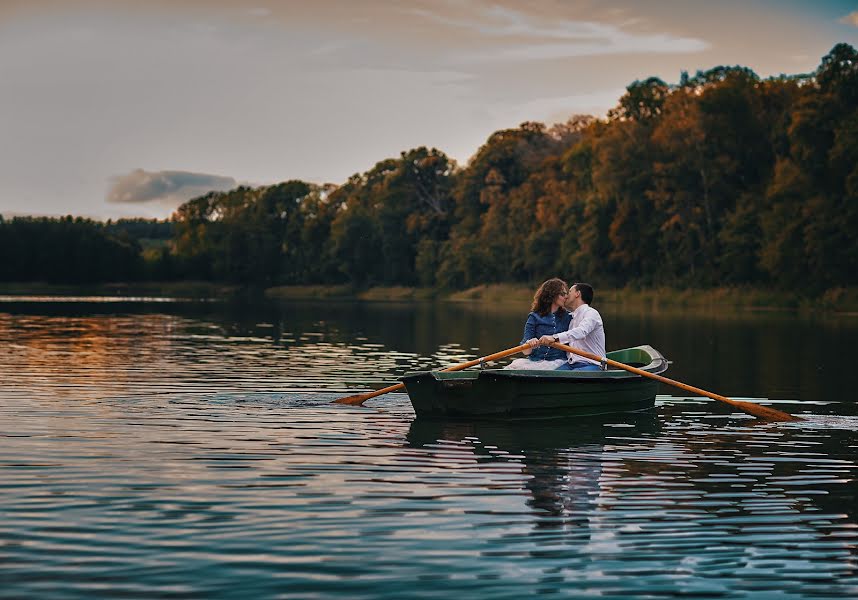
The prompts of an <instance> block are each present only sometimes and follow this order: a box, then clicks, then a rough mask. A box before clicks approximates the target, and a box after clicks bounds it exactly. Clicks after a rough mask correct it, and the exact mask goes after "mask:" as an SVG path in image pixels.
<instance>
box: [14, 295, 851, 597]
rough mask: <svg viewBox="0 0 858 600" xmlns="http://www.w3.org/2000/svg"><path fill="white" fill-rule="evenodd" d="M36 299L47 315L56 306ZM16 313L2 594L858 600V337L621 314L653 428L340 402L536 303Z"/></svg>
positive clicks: (774, 319)
mask: <svg viewBox="0 0 858 600" xmlns="http://www.w3.org/2000/svg"><path fill="white" fill-rule="evenodd" d="M37 300H38V301H37ZM78 300H79V301H76V302H46V301H41V300H40V299H31V301H27V302H21V301H15V302H13V301H10V299H8V298H7V299H5V301H3V300H2V299H0V381H2V388H0V597H2V598H85V597H86V598H92V597H99V598H101V597H103V598H153V597H158V598H227V597H230V598H233V597H234V598H267V597H283V598H329V597H342V598H379V597H387V598H411V597H414V598H450V597H454V596H455V597H487V598H522V597H537V596H540V597H541V596H555V597H582V598H584V597H599V598H627V597H653V598H656V597H658V598H663V597H671V596H694V597H699V598H748V597H751V598H768V597H772V598H775V597H777V598H820V597H856V596H858V484H856V482H855V478H856V474H858V433H856V429H858V404H856V397H855V386H854V377H853V374H852V372H853V371H854V366H853V363H854V361H853V360H852V359H851V349H852V348H854V347H855V345H856V343H858V319H856V318H854V317H852V318H849V317H830V318H825V319H821V320H808V319H805V318H802V317H800V316H798V315H795V314H790V313H778V314H748V313H744V314H733V313H730V312H725V313H718V314H678V313H668V312H664V313H659V312H650V313H645V314H623V313H620V312H618V311H616V310H611V309H610V308H603V309H602V312H603V316H604V317H605V321H606V329H607V336H608V346H609V348H621V347H625V346H632V345H637V344H641V343H650V344H652V345H653V346H655V347H656V348H658V349H659V350H661V351H662V352H663V353H664V354H665V355H666V356H667V357H668V358H669V359H671V360H673V364H672V365H671V368H670V370H669V371H668V373H667V374H668V375H669V376H671V377H674V378H676V379H679V380H682V381H686V382H688V383H691V384H694V385H697V386H699V387H702V388H705V389H710V390H712V391H715V392H718V393H721V394H725V395H730V396H733V397H742V398H750V399H754V400H755V401H758V402H761V403H765V404H768V405H771V406H774V407H776V408H778V409H781V410H787V411H790V412H793V413H796V414H801V415H803V416H804V417H805V418H806V419H807V420H806V421H804V422H800V423H789V424H783V423H781V424H763V423H758V422H755V421H754V420H753V419H752V418H750V417H747V416H746V415H743V414H737V413H733V412H732V411H731V410H729V409H728V407H725V406H723V405H720V404H719V403H717V402H714V401H710V400H708V399H705V398H690V397H688V396H682V395H681V394H682V392H680V391H679V390H673V389H667V388H663V389H662V390H661V392H662V394H663V395H661V396H659V398H658V402H657V406H656V409H655V410H654V411H650V412H648V413H641V414H638V415H618V416H613V417H610V418H602V419H585V420H578V421H563V422H549V423H538V424H529V425H522V424H502V423H496V424H492V423H480V422H467V421H465V422H461V421H459V422H439V421H422V420H415V419H414V413H413V411H412V409H411V405H410V403H409V401H408V397H407V396H405V395H403V394H390V395H387V396H382V397H380V398H377V399H374V400H370V401H369V402H367V405H366V407H365V408H356V407H347V406H342V405H332V404H331V403H330V402H331V400H333V399H335V398H338V397H340V396H342V395H345V394H348V393H349V392H352V393H353V391H354V390H358V389H368V388H370V387H380V386H382V385H384V384H389V383H392V382H395V381H396V377H397V376H399V375H401V374H402V373H404V372H406V371H408V370H417V369H426V368H437V367H442V366H446V365H449V364H454V363H457V362H462V361H464V360H468V359H471V358H474V357H476V356H480V355H485V354H489V353H492V352H496V351H498V350H502V349H505V348H508V347H510V346H513V345H516V344H517V343H518V340H519V337H520V330H521V326H522V323H523V319H524V312H525V309H526V307H514V308H511V309H510V308H498V307H492V306H486V305H473V306H471V305H444V304H439V305H433V304H421V305H407V304H401V305H400V304H369V303H363V304H356V303H326V304H319V305H313V304H306V303H305V304H301V303H295V304H281V305H267V306H252V307H251V306H231V305H224V304H214V303H211V304H182V303H168V302H141V303H131V302H123V303H110V302H86V301H83V300H85V299H78Z"/></svg>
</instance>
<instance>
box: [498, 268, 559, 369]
mask: <svg viewBox="0 0 858 600" xmlns="http://www.w3.org/2000/svg"><path fill="white" fill-rule="evenodd" d="M568 295H569V286H567V285H566V282H565V281H563V280H562V279H557V278H554V279H549V280H548V281H546V282H545V283H543V284H542V285H541V286H539V289H538V290H536V293H535V294H534V295H533V304H532V305H531V306H530V314H529V315H527V322H525V324H524V336H523V337H522V339H521V343H522V344H525V343H526V344H528V345H529V346H530V350H525V351H524V352H523V354H525V355H526V356H527V358H517V359H515V360H514V361H512V362H511V363H509V364H508V365H507V366H505V367H504V368H505V369H543V370H546V371H548V370H551V369H556V368H557V367H559V366H561V365H563V364H564V363H565V362H566V353H565V352H563V351H562V350H557V349H556V348H551V347H550V346H540V345H539V338H540V337H542V336H543V335H556V334H558V333H560V332H562V331H566V330H567V329H568V328H569V321H570V320H571V318H572V316H571V315H570V314H569V312H568V311H567V310H566V309H565V308H563V304H564V303H565V302H566V297H567V296H568Z"/></svg>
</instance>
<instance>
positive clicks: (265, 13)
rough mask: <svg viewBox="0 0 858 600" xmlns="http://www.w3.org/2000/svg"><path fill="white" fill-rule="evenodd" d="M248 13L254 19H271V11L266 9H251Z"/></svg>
mask: <svg viewBox="0 0 858 600" xmlns="http://www.w3.org/2000/svg"><path fill="white" fill-rule="evenodd" d="M247 13H248V14H249V15H250V16H252V17H270V16H271V9H270V8H265V7H262V6H260V7H258V8H251V9H250V10H248V11H247Z"/></svg>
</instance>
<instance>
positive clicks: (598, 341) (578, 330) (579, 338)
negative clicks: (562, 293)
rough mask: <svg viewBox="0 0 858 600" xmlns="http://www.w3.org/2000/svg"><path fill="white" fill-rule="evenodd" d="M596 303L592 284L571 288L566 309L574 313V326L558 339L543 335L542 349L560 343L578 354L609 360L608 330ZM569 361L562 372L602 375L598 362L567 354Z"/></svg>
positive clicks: (557, 337) (560, 369)
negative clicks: (594, 372)
mask: <svg viewBox="0 0 858 600" xmlns="http://www.w3.org/2000/svg"><path fill="white" fill-rule="evenodd" d="M592 301H593V286H591V285H590V284H588V283H576V284H574V285H573V286H572V287H570V288H569V296H568V297H567V298H566V308H567V309H568V310H570V311H572V322H571V323H569V329H568V330H567V331H564V332H562V333H558V334H557V335H553V336H552V335H543V336H542V337H541V338H539V343H540V345H543V346H547V345H548V344H550V343H551V342H560V343H561V344H566V345H568V346H572V347H573V348H576V349H578V350H583V351H585V352H589V353H590V354H595V355H596V356H605V327H604V325H603V324H602V315H600V314H599V311H598V310H596V309H595V308H593V307H592V306H590V303H591V302H592ZM566 356H567V360H566V362H565V363H563V364H562V365H560V366H559V367H558V368H557V370H558V371H599V370H601V366H600V365H599V363H598V362H596V361H593V360H590V359H589V358H584V357H583V356H578V355H577V354H573V353H571V352H567V353H566Z"/></svg>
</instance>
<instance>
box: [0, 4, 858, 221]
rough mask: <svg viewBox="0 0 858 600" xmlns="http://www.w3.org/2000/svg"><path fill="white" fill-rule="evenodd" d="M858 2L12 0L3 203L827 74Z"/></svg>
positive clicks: (91, 194)
mask: <svg viewBox="0 0 858 600" xmlns="http://www.w3.org/2000/svg"><path fill="white" fill-rule="evenodd" d="M839 42H846V43H849V44H852V45H853V46H858V0H855V1H850V2H847V1H842V0H803V1H798V0H735V1H734V0H718V1H717V2H713V1H711V0H626V1H620V0H598V1H589V0H580V1H579V0H526V1H525V0H522V1H516V2H514V1H508V0H457V1H453V0H412V1H405V0H402V1H395V0H312V1H308V0H301V1H293V0H251V1H250V2H242V1H240V0H232V1H230V0H182V1H166V0H109V1H107V0H0V214H3V215H4V216H6V217H9V216H14V215H50V216H56V215H67V214H72V215H79V216H85V217H92V218H97V219H107V218H113V219H116V218H122V217H150V218H151V217H157V218H166V217H168V216H169V215H170V214H171V212H172V211H173V210H174V209H175V208H176V207H177V206H178V205H179V204H180V203H182V202H183V201H185V200H188V199H190V198H192V197H195V196H199V195H201V194H204V193H206V192H207V191H210V190H225V189H230V188H232V187H235V186H236V185H253V186H258V185H268V184H273V183H278V182H281V181H287V180H289V179H301V180H304V181H309V182H314V183H320V184H321V183H334V184H341V183H343V182H344V181H346V179H348V177H349V176H351V175H352V174H355V173H362V172H364V171H366V170H368V169H370V168H372V166H373V165H374V164H375V163H376V162H378V161H380V160H383V159H385V158H390V157H398V156H399V154H400V153H401V152H403V151H406V150H409V149H411V148H416V147H418V146H428V147H435V148H438V149H439V150H442V151H443V152H445V153H447V154H448V155H449V156H450V157H452V158H453V159H455V160H456V161H457V162H458V163H459V164H460V165H465V164H467V162H468V160H469V159H470V158H471V157H472V156H473V155H474V154H475V153H476V151H477V150H478V149H479V147H480V146H481V145H482V144H483V143H484V142H485V141H486V140H487V138H488V137H489V136H490V135H491V134H492V133H493V132H495V131H497V130H499V129H506V128H510V127H517V126H518V125H519V124H520V123H522V122H524V121H540V122H543V123H546V124H548V125H551V124H553V123H557V122H564V121H566V120H567V119H569V118H570V117H571V116H573V115H576V114H593V115H596V116H604V115H605V114H606V112H607V111H608V110H609V109H610V108H612V107H614V106H615V105H616V104H617V101H618V99H619V98H620V96H621V95H622V94H623V92H624V90H625V88H626V86H627V85H629V84H630V83H631V82H633V81H635V80H638V79H646V78H647V77H650V76H656V77H661V78H662V79H664V80H665V81H666V82H668V83H676V82H677V81H678V80H679V77H680V73H681V71H683V70H686V71H688V72H689V73H691V74H694V73H695V72H696V71H697V70H698V69H700V70H706V69H709V68H712V67H715V66H719V65H741V66H746V67H750V68H751V69H753V70H754V71H755V72H756V73H757V74H758V75H760V76H762V77H768V76H773V75H779V74H797V73H808V72H812V71H813V70H814V69H816V67H817V66H818V65H819V62H820V59H821V57H822V56H824V55H825V54H827V53H828V51H829V50H831V48H832V47H833V46H834V45H835V44H836V43H839Z"/></svg>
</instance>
